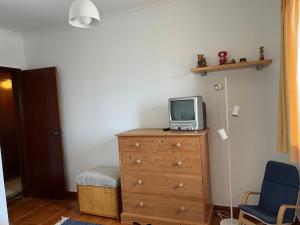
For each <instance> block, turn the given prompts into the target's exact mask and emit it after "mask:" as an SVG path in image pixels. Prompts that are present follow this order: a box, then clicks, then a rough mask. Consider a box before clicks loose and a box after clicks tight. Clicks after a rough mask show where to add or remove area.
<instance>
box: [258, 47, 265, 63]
mask: <svg viewBox="0 0 300 225" xmlns="http://www.w3.org/2000/svg"><path fill="white" fill-rule="evenodd" d="M264 48H265V47H264V46H261V47H259V60H265V55H264V53H265V50H264Z"/></svg>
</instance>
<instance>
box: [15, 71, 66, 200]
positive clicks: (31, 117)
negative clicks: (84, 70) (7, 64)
mask: <svg viewBox="0 0 300 225" xmlns="http://www.w3.org/2000/svg"><path fill="white" fill-rule="evenodd" d="M56 74H57V73H56V68H55V67H51V68H43V69H34V70H24V71H21V72H20V74H19V76H18V80H19V94H20V96H19V101H20V107H19V108H20V114H21V123H22V128H23V130H22V133H23V142H24V143H23V145H24V146H23V148H24V158H25V161H26V162H25V163H26V164H25V167H26V174H27V181H26V182H27V188H28V190H27V193H28V194H29V195H30V196H32V197H39V198H63V197H65V195H66V188H65V176H64V158H63V148H62V131H61V125H60V116H59V104H58V94H57V86H56Z"/></svg>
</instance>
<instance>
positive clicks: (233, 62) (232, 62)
mask: <svg viewBox="0 0 300 225" xmlns="http://www.w3.org/2000/svg"><path fill="white" fill-rule="evenodd" d="M235 63H236V61H235V59H232V60H230V61H229V62H228V63H227V64H235Z"/></svg>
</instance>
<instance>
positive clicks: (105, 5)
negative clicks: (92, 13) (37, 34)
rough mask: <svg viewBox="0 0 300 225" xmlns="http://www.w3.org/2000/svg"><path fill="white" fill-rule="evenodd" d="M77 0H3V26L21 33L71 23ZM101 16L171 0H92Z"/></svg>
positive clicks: (0, 23)
mask: <svg viewBox="0 0 300 225" xmlns="http://www.w3.org/2000/svg"><path fill="white" fill-rule="evenodd" d="M73 1H74V0H0V28H4V29H8V30H12V31H15V32H19V33H28V32H31V31H38V30H44V29H50V28H53V27H59V26H64V25H67V24H68V12H69V7H70V5H71V4H72V2H73ZM92 1H93V3H94V4H95V5H96V6H97V8H98V10H99V13H100V16H105V15H109V14H114V13H117V12H121V11H124V10H130V9H134V8H141V7H145V6H149V5H152V4H158V3H163V2H166V1H170V0H92Z"/></svg>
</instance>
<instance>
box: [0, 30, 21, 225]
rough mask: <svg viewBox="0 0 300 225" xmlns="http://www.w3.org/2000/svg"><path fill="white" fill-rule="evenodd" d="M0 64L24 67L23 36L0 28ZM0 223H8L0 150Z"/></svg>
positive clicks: (4, 224)
mask: <svg viewBox="0 0 300 225" xmlns="http://www.w3.org/2000/svg"><path fill="white" fill-rule="evenodd" d="M0 66H5V67H14V68H23V67H25V57H24V45H23V38H22V36H21V35H20V34H17V33H14V32H11V31H7V30H3V29H0ZM0 147H1V146H0ZM0 224H1V225H8V217H7V207H6V195H5V189H4V181H3V168H2V160H1V151H0Z"/></svg>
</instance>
